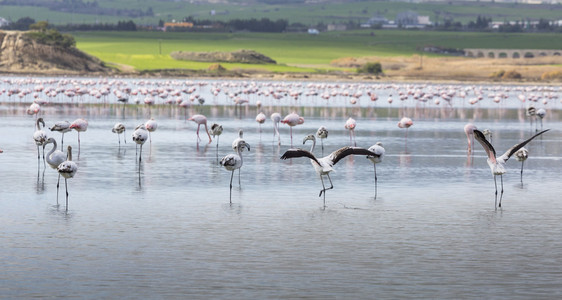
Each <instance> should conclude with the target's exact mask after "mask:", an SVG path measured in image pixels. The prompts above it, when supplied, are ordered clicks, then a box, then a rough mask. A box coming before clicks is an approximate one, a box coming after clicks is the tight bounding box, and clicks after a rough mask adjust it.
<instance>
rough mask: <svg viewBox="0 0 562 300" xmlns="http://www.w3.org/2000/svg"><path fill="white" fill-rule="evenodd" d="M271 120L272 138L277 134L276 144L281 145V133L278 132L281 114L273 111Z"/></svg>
mask: <svg viewBox="0 0 562 300" xmlns="http://www.w3.org/2000/svg"><path fill="white" fill-rule="evenodd" d="M271 121H273V139H274V140H275V136H276V135H277V144H278V145H281V135H280V134H279V122H281V114H280V113H278V112H274V113H272V114H271Z"/></svg>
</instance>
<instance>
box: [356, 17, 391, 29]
mask: <svg viewBox="0 0 562 300" xmlns="http://www.w3.org/2000/svg"><path fill="white" fill-rule="evenodd" d="M385 24H388V19H387V18H385V17H383V16H373V17H371V18H370V19H369V20H367V22H365V23H363V24H361V27H364V28H369V27H373V26H376V25H385Z"/></svg>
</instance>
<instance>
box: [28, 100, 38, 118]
mask: <svg viewBox="0 0 562 300" xmlns="http://www.w3.org/2000/svg"><path fill="white" fill-rule="evenodd" d="M39 111H41V106H40V105H39V104H37V103H35V102H33V103H31V105H29V107H28V108H27V110H26V112H27V114H28V115H35V118H37V115H38V114H39Z"/></svg>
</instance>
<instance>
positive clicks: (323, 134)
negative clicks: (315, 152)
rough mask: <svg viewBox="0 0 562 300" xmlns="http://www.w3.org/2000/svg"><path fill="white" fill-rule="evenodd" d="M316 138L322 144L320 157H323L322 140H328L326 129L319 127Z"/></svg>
mask: <svg viewBox="0 0 562 300" xmlns="http://www.w3.org/2000/svg"><path fill="white" fill-rule="evenodd" d="M316 136H317V137H318V138H319V139H320V143H321V144H322V155H324V139H326V138H328V129H326V127H325V126H320V128H318V130H317V131H316Z"/></svg>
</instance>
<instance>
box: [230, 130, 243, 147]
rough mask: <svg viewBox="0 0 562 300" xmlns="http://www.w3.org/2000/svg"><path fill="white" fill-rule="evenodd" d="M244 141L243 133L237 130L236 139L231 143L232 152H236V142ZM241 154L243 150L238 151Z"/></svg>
mask: <svg viewBox="0 0 562 300" xmlns="http://www.w3.org/2000/svg"><path fill="white" fill-rule="evenodd" d="M243 140H244V131H243V130H242V129H239V130H238V137H237V138H236V139H235V140H234V141H233V142H232V150H234V151H236V148H237V147H238V142H239V141H243ZM240 151H241V152H244V148H241V149H240Z"/></svg>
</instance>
